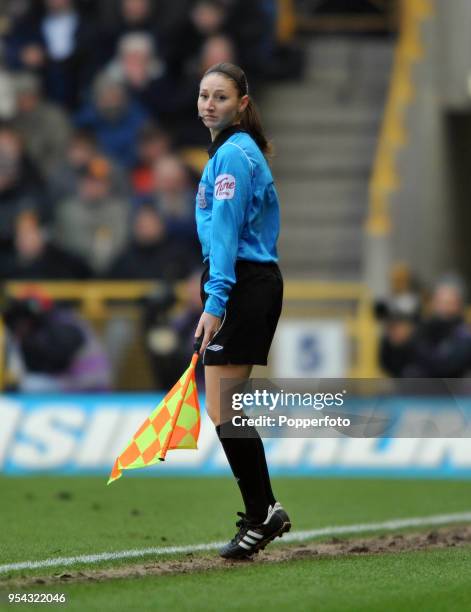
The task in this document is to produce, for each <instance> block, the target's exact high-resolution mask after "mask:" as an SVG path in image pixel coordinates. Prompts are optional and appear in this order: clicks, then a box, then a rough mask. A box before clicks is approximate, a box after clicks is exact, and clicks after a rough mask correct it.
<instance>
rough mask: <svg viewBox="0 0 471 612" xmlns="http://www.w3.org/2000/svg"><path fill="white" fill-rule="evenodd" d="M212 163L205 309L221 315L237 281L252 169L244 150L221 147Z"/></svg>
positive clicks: (250, 191) (228, 146)
mask: <svg viewBox="0 0 471 612" xmlns="http://www.w3.org/2000/svg"><path fill="white" fill-rule="evenodd" d="M215 162H216V163H215V165H214V176H215V179H214V194H213V203H212V204H213V208H212V217H211V239H210V244H211V247H210V252H209V280H208V281H207V282H206V284H205V287H204V289H205V292H206V293H207V294H208V296H209V297H208V299H207V300H206V305H205V312H209V313H211V314H213V315H215V316H217V317H221V316H222V315H223V313H224V310H225V308H226V303H227V300H228V298H229V293H230V291H231V289H232V286H233V285H234V284H235V282H236V276H235V262H236V259H237V252H238V247H239V238H240V235H241V231H242V228H243V223H244V219H245V215H246V210H247V207H248V204H249V202H250V199H251V195H252V178H251V175H252V169H251V165H250V162H249V160H248V158H247V157H246V155H245V154H244V152H243V151H241V150H239V149H238V148H237V147H234V146H232V145H226V146H225V147H224V148H221V149H220V151H219V155H218V156H217V159H216V160H215Z"/></svg>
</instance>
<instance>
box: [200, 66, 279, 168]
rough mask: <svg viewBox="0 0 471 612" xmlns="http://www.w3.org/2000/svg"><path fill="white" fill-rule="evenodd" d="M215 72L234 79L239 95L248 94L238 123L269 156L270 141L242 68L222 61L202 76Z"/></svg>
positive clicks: (270, 152)
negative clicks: (246, 102)
mask: <svg viewBox="0 0 471 612" xmlns="http://www.w3.org/2000/svg"><path fill="white" fill-rule="evenodd" d="M215 72H217V73H219V74H223V75H224V76H226V77H227V78H229V79H231V80H232V81H234V83H235V84H236V87H237V89H238V91H239V94H240V97H243V96H249V103H248V105H247V108H246V109H245V111H244V112H243V113H242V116H241V119H240V125H241V127H242V128H243V129H244V130H245V131H246V132H248V133H249V134H250V136H252V138H253V139H254V140H255V142H256V143H257V145H258V146H259V148H260V150H261V151H262V153H263V154H264V155H265V157H267V158H269V157H271V156H272V155H273V146H272V144H271V142H269V140H268V138H267V137H266V136H265V132H264V131H263V127H262V121H261V119H260V113H259V111H258V108H257V106H256V104H255V102H254V101H253V100H252V97H251V96H250V94H249V84H248V82H247V77H246V75H245V72H244V71H243V70H242V68H240V67H239V66H236V65H235V64H230V63H228V62H223V63H221V64H216V65H215V66H211V68H209V70H207V71H206V72H205V74H204V76H207V75H208V74H213V73H215ZM203 78H204V77H203Z"/></svg>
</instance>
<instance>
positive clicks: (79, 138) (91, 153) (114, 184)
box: [49, 129, 131, 202]
mask: <svg viewBox="0 0 471 612" xmlns="http://www.w3.org/2000/svg"><path fill="white" fill-rule="evenodd" d="M99 156H100V151H99V150H98V145H97V141H96V138H95V136H94V134H93V133H92V132H89V131H87V130H80V129H78V130H76V131H75V132H73V133H72V135H71V137H70V140H69V142H68V144H67V149H66V152H65V156H64V158H63V159H62V160H61V162H60V163H58V164H57V165H56V168H55V171H54V172H53V174H52V176H51V177H50V180H49V191H50V194H51V199H52V201H53V202H57V201H58V200H64V199H66V198H68V197H70V196H74V195H76V194H77V192H78V185H79V179H80V177H81V176H82V174H83V171H84V170H86V168H87V166H88V164H89V163H90V162H91V161H92V160H93V159H94V158H96V157H99ZM108 161H109V163H110V168H111V192H112V193H113V194H116V195H121V197H124V196H126V195H127V194H129V195H130V189H131V188H130V184H129V181H128V177H127V176H126V173H125V172H123V171H122V169H121V168H120V167H119V166H117V165H116V164H113V163H112V162H111V160H108Z"/></svg>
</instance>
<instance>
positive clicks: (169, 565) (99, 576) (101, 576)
mask: <svg viewBox="0 0 471 612" xmlns="http://www.w3.org/2000/svg"><path fill="white" fill-rule="evenodd" d="M466 545H471V525H466V526H455V527H452V528H450V527H444V528H441V529H434V530H432V531H425V532H420V533H404V534H401V533H396V534H387V535H380V536H376V537H369V538H361V539H342V538H337V537H334V538H331V539H330V540H327V541H325V542H322V543H315V542H310V543H306V544H297V545H291V546H286V547H283V548H280V547H272V548H270V549H267V550H266V551H264V552H261V553H259V554H258V555H256V557H255V558H254V560H247V561H236V562H231V561H225V560H224V559H220V558H218V557H217V553H216V552H215V553H214V555H211V556H199V555H198V556H197V555H193V554H192V553H188V554H186V555H184V557H183V558H182V559H179V560H162V561H146V562H145V563H133V564H129V565H126V566H122V565H121V566H119V567H113V568H101V569H100V568H97V569H87V570H67V571H65V572H60V573H54V574H48V575H44V576H21V575H16V576H14V575H10V576H7V577H5V578H3V579H0V588H5V587H16V588H27V587H33V586H37V585H59V584H61V585H63V584H68V583H72V582H102V581H104V580H112V579H117V578H137V577H143V576H163V575H170V574H188V573H193V572H205V571H208V570H221V569H226V570H228V569H230V568H233V567H241V566H243V565H244V564H247V563H257V564H262V565H263V564H267V563H280V562H282V561H296V560H299V559H316V558H319V557H343V556H346V555H366V554H379V553H381V554H384V553H398V552H410V551H416V550H424V549H433V548H448V547H453V546H466Z"/></svg>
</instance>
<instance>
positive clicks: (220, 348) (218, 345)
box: [206, 344, 224, 351]
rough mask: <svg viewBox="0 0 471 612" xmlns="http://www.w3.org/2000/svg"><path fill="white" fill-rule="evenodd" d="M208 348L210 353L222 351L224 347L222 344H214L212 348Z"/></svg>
mask: <svg viewBox="0 0 471 612" xmlns="http://www.w3.org/2000/svg"><path fill="white" fill-rule="evenodd" d="M206 348H207V349H208V351H222V349H223V348H224V347H223V346H221V345H220V344H212V345H211V346H207V347H206Z"/></svg>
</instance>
